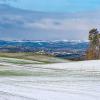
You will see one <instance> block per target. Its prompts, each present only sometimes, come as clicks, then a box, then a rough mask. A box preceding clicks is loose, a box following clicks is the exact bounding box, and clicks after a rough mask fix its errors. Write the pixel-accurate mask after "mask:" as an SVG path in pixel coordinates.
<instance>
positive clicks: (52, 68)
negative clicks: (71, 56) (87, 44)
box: [0, 58, 100, 100]
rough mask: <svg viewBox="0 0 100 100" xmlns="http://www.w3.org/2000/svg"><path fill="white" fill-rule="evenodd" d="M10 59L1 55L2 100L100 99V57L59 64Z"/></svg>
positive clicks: (0, 88)
mask: <svg viewBox="0 0 100 100" xmlns="http://www.w3.org/2000/svg"><path fill="white" fill-rule="evenodd" d="M3 59H4V58H3ZM10 60H11V59H9V62H8V61H7V60H2V58H0V100H100V60H93V61H80V62H67V63H57V64H41V63H37V64H36V63H33V62H32V63H25V64H23V63H22V64H20V63H17V64H16V63H12V62H11V61H10ZM17 61H18V60H17ZM23 61H24V62H25V60H23ZM18 62H19V61H18ZM27 62H28V61H27ZM13 72H14V73H13Z"/></svg>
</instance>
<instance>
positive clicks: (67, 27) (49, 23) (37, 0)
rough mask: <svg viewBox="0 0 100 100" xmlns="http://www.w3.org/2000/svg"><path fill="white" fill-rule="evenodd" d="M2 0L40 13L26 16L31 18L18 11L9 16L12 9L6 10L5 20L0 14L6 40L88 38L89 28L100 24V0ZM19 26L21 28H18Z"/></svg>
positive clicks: (1, 32)
mask: <svg viewBox="0 0 100 100" xmlns="http://www.w3.org/2000/svg"><path fill="white" fill-rule="evenodd" d="M1 1H6V2H4V3H6V4H10V5H11V6H13V7H16V8H20V9H24V10H31V11H38V13H39V12H40V14H38V15H37V14H35V15H34V16H32V14H31V15H29V16H28V15H26V16H28V18H25V16H23V15H15V14H12V15H11V16H10V17H9V16H8V15H10V14H9V12H7V13H6V14H7V15H6V16H5V18H6V20H4V18H3V17H0V26H1V28H0V29H1V30H0V36H1V37H2V38H4V39H7V38H9V39H10V38H11V39H34V40H38V39H41V40H55V39H56V40H57V39H58V40H62V39H68V40H76V39H78V40H79V39H80V40H84V39H87V37H88V31H89V30H90V29H91V28H94V27H97V28H99V27H100V26H99V25H100V24H99V23H100V21H99V19H100V17H99V16H100V13H99V12H100V0H14V1H15V2H14V1H13V0H1ZM7 1H10V2H7ZM8 10H9V9H8ZM10 10H11V9H10ZM12 10H13V8H12ZM0 12H1V11H0ZM44 12H45V13H46V15H45V14H44ZM41 13H42V17H41ZM43 14H44V15H43ZM60 15H62V16H60ZM52 16H53V17H52ZM32 17H33V19H32ZM34 17H35V18H34ZM14 21H15V22H14ZM19 22H21V23H19ZM22 23H23V24H22ZM3 26H4V27H3ZM5 26H6V28H5ZM12 26H13V27H12ZM14 26H15V27H14ZM16 26H18V27H16ZM2 27H3V29H2ZM19 27H20V30H18V29H19ZM24 28H26V29H24ZM11 32H13V33H11ZM16 33H17V34H16ZM12 34H13V35H12Z"/></svg>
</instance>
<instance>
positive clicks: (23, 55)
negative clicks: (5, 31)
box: [0, 52, 68, 64]
mask: <svg viewBox="0 0 100 100" xmlns="http://www.w3.org/2000/svg"><path fill="white" fill-rule="evenodd" d="M0 57H7V58H17V59H25V60H32V61H39V62H42V63H44V64H48V63H58V62H67V61H68V60H63V59H59V58H56V57H52V56H49V55H39V54H34V53H32V52H28V53H27V52H23V53H22V52H20V53H0Z"/></svg>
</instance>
